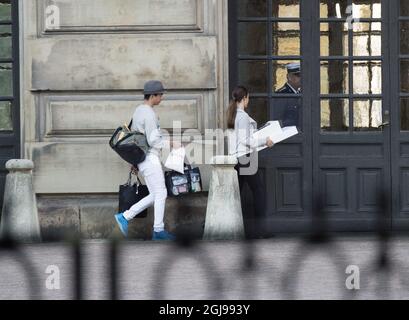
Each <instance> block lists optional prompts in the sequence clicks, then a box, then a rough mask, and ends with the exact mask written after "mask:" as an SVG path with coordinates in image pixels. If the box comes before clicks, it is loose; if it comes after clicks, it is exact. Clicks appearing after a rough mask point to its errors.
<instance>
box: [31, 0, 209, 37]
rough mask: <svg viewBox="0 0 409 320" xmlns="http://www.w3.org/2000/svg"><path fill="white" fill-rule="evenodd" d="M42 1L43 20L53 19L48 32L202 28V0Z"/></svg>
mask: <svg viewBox="0 0 409 320" xmlns="http://www.w3.org/2000/svg"><path fill="white" fill-rule="evenodd" d="M39 4H40V8H42V9H43V10H42V12H43V14H42V15H43V17H42V19H41V20H43V21H47V20H48V22H49V23H48V24H47V23H45V25H44V29H45V31H46V32H47V31H48V32H57V31H64V32H69V31H75V32H81V31H83V32H86V31H94V32H98V31H110V30H114V31H121V30H135V31H149V30H163V31H166V30H173V31H175V30H199V29H200V27H201V26H200V24H201V20H202V19H201V14H202V12H203V7H202V1H201V0H171V1H170V0H138V1H135V0H120V1H118V0H70V1H66V0H41V1H40V2H39ZM50 6H53V7H50ZM47 7H48V8H49V10H48V11H47ZM47 18H48V19H47ZM51 18H55V19H58V21H55V20H54V21H52V20H51ZM57 22H58V23H57Z"/></svg>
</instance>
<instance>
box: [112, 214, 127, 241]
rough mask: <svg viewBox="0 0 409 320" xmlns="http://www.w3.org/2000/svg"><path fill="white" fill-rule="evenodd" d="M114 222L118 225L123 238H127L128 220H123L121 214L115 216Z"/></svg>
mask: <svg viewBox="0 0 409 320" xmlns="http://www.w3.org/2000/svg"><path fill="white" fill-rule="evenodd" d="M115 220H116V222H117V223H118V226H119V229H120V230H121V232H122V234H123V235H124V236H125V237H127V236H128V220H126V219H125V217H124V215H123V213H118V214H116V215H115Z"/></svg>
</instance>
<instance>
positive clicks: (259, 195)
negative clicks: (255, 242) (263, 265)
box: [235, 164, 266, 238]
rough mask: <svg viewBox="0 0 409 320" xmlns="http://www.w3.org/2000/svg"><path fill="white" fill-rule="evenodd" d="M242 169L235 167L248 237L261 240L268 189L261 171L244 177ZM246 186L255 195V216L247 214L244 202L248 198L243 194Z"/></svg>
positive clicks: (238, 166) (239, 166)
mask: <svg viewBox="0 0 409 320" xmlns="http://www.w3.org/2000/svg"><path fill="white" fill-rule="evenodd" d="M242 167H243V166H241V165H240V164H238V165H236V166H235V169H236V170H237V173H238V178H239V187H240V195H241V199H242V201H241V203H242V208H243V218H244V228H245V232H246V237H248V238H259V237H262V236H263V235H264V230H263V220H264V219H265V214H266V188H265V185H264V181H263V179H262V176H261V173H260V171H257V172H256V173H255V174H254V175H242V174H240V168H242ZM246 184H247V186H248V187H249V188H250V190H251V193H252V195H253V207H254V216H252V215H250V213H248V212H246V211H247V210H246V205H245V201H243V200H245V199H246V198H247V197H246V196H245V195H243V192H242V191H243V189H244V186H245V185H246Z"/></svg>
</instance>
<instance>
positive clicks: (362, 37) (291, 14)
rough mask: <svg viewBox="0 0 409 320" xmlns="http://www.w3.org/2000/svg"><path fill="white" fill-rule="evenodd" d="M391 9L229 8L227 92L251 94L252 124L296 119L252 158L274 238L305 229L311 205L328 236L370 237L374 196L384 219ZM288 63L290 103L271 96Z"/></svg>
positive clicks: (357, 0) (250, 4)
mask: <svg viewBox="0 0 409 320" xmlns="http://www.w3.org/2000/svg"><path fill="white" fill-rule="evenodd" d="M398 2H399V1H398V0H395V1H385V0H337V1H335V0H314V1H311V0H308V1H305V0H304V1H303V0H301V1H296V0H288V1H286V0H265V1H261V0H260V1H245V0H238V1H230V15H231V16H230V54H231V58H230V68H231V86H234V85H236V84H238V83H241V84H244V85H246V86H248V87H249V88H250V91H251V93H252V95H251V97H252V102H251V103H252V105H251V107H250V111H249V112H250V114H251V115H252V116H253V117H254V118H255V119H256V120H258V122H259V123H260V124H261V123H263V122H265V121H267V120H270V119H283V117H284V111H283V110H286V109H288V108H289V107H296V108H298V109H299V110H300V116H299V119H298V126H299V128H300V131H301V134H300V135H299V136H297V137H296V138H293V139H290V140H288V141H287V142H285V143H282V144H280V145H277V146H275V147H274V148H273V150H267V151H263V152H261V153H260V159H259V162H260V163H259V164H260V170H261V172H262V173H263V175H264V181H265V183H266V186H267V213H266V214H267V218H268V220H269V223H268V224H269V226H270V228H271V229H272V230H273V231H275V232H281V231H283V232H291V231H305V230H307V228H308V227H309V226H310V222H311V215H312V214H313V213H314V212H316V208H317V206H318V204H317V202H316V201H317V199H320V200H321V202H322V203H321V204H320V206H321V207H322V208H323V211H324V212H325V213H326V215H327V218H328V220H329V226H330V228H331V229H332V230H335V231H354V230H359V231H364V230H374V229H375V228H376V222H377V218H378V215H379V213H380V212H379V211H380V210H379V206H378V204H379V203H378V202H379V201H378V199H379V195H380V194H384V195H386V204H385V205H386V210H387V212H390V209H391V207H392V201H391V199H392V169H391V168H392V162H391V160H392V159H393V157H394V153H392V152H391V145H392V144H391V141H392V140H391V139H392V135H391V132H393V130H395V129H394V128H395V126H397V125H398V122H399V121H396V120H397V119H395V118H396V117H397V116H398V115H396V113H397V110H396V107H395V108H393V107H392V105H393V104H392V103H391V101H392V99H393V97H392V96H393V93H394V92H393V81H392V77H393V76H394V75H396V74H397V73H394V70H393V69H391V65H392V64H393V62H392V58H391V57H392V56H393V52H391V49H390V45H391V43H392V42H391V37H393V36H394V35H393V30H391V28H390V26H391V25H392V24H391V23H390V22H391V19H393V16H392V15H391V11H392V10H393V9H394V8H397V7H399V3H398ZM403 2H404V1H403ZM403 2H402V1H401V3H403ZM395 18H396V19H397V16H396V17H395ZM392 21H393V20H392ZM396 34H397V33H395V38H396ZM398 42H399V40H397V39H396V41H395V43H398ZM289 62H299V63H301V66H302V72H301V77H302V90H301V92H300V93H298V94H290V95H289V94H283V93H282V92H280V91H279V90H278V89H279V88H280V86H282V85H283V82H284V83H285V81H286V69H285V66H286V65H287V64H288V63H289ZM403 64H404V63H403ZM402 97H405V96H404V93H402ZM404 101H406V100H404ZM402 105H403V106H405V102H402ZM402 108H403V107H402ZM398 113H399V112H398ZM400 135H402V133H400ZM400 148H401V149H402V147H400ZM395 156H396V152H395ZM395 171H396V170H395ZM396 178H397V177H394V183H395V184H396ZM399 179H401V180H402V175H401V177H399V178H398V180H399ZM397 190H401V189H400V187H398V188H397ZM408 194H409V193H408ZM247 196H248V192H246V195H245V197H247ZM407 198H408V199H409V196H407ZM250 201H251V200H250ZM408 204H409V201H408ZM250 207H251V206H250ZM408 207H409V206H408ZM394 210H396V209H394ZM391 223H392V219H391V217H390V216H389V220H388V225H391Z"/></svg>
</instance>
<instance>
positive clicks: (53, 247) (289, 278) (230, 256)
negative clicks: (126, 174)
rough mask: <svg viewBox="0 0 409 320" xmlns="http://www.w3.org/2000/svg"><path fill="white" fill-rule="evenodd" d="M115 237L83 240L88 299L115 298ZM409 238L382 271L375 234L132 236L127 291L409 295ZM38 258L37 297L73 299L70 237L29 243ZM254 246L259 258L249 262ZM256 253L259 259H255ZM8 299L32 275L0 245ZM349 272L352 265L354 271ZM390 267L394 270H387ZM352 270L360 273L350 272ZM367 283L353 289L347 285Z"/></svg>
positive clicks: (222, 295) (123, 263)
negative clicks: (183, 244)
mask: <svg viewBox="0 0 409 320" xmlns="http://www.w3.org/2000/svg"><path fill="white" fill-rule="evenodd" d="M108 249H109V244H108V242H107V241H86V242H84V244H83V251H82V257H83V269H82V270H83V280H84V282H83V288H84V297H85V298H86V299H108V298H109V280H110V274H109V256H108ZM408 249H409V239H403V238H402V239H397V240H394V241H393V243H391V245H390V248H389V249H388V253H389V254H390V258H391V261H392V262H393V264H392V268H391V269H390V270H391V271H390V273H389V274H388V273H376V272H375V271H376V270H375V267H376V264H375V261H376V259H377V254H378V243H377V241H376V238H373V237H369V236H368V237H359V238H353V237H344V238H341V239H339V240H337V241H336V242H335V244H334V245H332V246H322V245H320V246H305V245H304V242H301V241H300V240H298V239H290V238H282V239H281V238H273V239H271V240H258V241H255V242H254V243H253V244H252V246H249V245H244V244H243V243H240V242H223V241H222V242H199V243H198V246H197V247H195V248H191V249H180V248H178V247H176V245H175V244H173V243H153V242H149V241H148V242H144V241H135V242H124V243H122V244H121V246H120V251H119V253H118V254H119V257H120V262H119V279H118V285H119V297H120V298H121V299H137V300H141V299H142V300H145V299H147V300H150V299H171V300H174V299H180V300H191V299H262V300H264V299H267V300H270V299H273V300H275V299H329V300H332V299H409V286H408V284H407V283H405V281H406V279H409V277H408V275H409V253H408V252H409V250H408ZM22 254H23V255H24V256H25V257H26V258H28V259H29V260H30V261H31V262H32V264H33V270H32V271H33V274H32V275H30V279H31V280H35V281H36V282H37V284H36V285H35V298H41V299H51V300H60V299H72V298H73V292H74V282H75V281H74V280H75V277H74V268H73V265H74V264H73V261H74V259H73V256H72V248H71V247H69V246H67V245H66V244H63V243H55V244H46V243H45V244H39V245H24V246H23V247H22ZM249 254H251V255H252V256H253V258H254V262H255V263H254V264H253V266H251V265H250V266H249V265H248V263H247V264H246V263H245V261H246V259H245V257H249ZM250 260H252V259H250ZM0 270H1V271H0V299H28V298H29V297H28V291H27V289H28V282H27V279H26V278H25V275H24V272H23V269H22V268H21V266H19V265H18V264H17V263H16V262H15V261H14V260H12V256H11V255H10V254H9V253H7V252H4V251H0ZM348 272H349V273H348ZM384 275H386V276H384ZM350 276H352V277H353V278H349V280H348V277H350ZM351 283H352V284H353V285H355V287H359V288H360V289H359V290H348V289H347V285H348V284H349V285H351Z"/></svg>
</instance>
